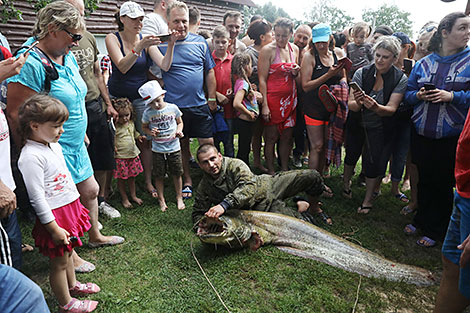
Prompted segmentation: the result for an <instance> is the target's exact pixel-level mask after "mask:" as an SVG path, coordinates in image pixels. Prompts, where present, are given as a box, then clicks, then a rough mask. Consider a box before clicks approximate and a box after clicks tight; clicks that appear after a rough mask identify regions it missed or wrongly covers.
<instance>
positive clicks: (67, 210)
mask: <svg viewBox="0 0 470 313" xmlns="http://www.w3.org/2000/svg"><path fill="white" fill-rule="evenodd" d="M88 213H89V211H88V210H87V209H86V208H85V207H84V206H83V205H82V204H81V203H80V199H77V200H75V201H74V202H71V203H69V204H67V205H64V206H62V207H60V208H57V209H54V210H52V214H53V215H54V217H55V221H56V223H57V225H59V226H60V227H61V228H63V229H65V230H66V231H68V232H69V234H70V236H75V237H77V238H78V240H77V241H75V242H70V244H68V245H59V246H58V245H56V244H55V243H54V241H53V240H52V236H51V234H50V233H49V232H48V231H47V229H46V227H44V225H43V224H41V222H40V221H39V219H37V218H36V224H35V225H34V228H33V238H34V244H35V245H36V247H38V248H39V252H41V253H42V254H44V255H45V256H48V257H50V258H55V257H60V256H63V255H64V251H68V252H71V251H72V250H73V248H75V247H80V246H81V245H82V241H81V240H80V237H83V235H84V233H85V232H87V231H88V230H89V229H90V227H91V224H90V217H89V216H88Z"/></svg>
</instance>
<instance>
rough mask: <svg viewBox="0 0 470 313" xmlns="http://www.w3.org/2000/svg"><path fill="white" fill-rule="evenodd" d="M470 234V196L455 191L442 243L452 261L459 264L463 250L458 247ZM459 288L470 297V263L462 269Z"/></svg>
mask: <svg viewBox="0 0 470 313" xmlns="http://www.w3.org/2000/svg"><path fill="white" fill-rule="evenodd" d="M469 234H470V198H464V197H462V196H460V195H459V194H458V193H457V191H455V196H454V210H453V212H452V216H451V217H450V223H449V228H448V229H447V234H446V238H445V239H444V243H443V245H442V254H443V255H444V256H445V257H446V258H447V259H449V260H450V261H451V262H452V263H454V264H457V265H459V261H460V255H461V254H462V251H461V250H459V249H458V248H457V246H458V245H460V244H461V243H462V242H463V241H464V240H465V238H467V237H468V235H469ZM459 290H460V292H461V293H462V294H463V295H464V296H465V297H467V298H470V264H467V266H466V267H464V268H461V269H460V277H459Z"/></svg>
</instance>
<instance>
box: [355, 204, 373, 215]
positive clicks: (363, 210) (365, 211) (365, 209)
mask: <svg viewBox="0 0 470 313" xmlns="http://www.w3.org/2000/svg"><path fill="white" fill-rule="evenodd" d="M370 210H372V207H371V206H363V205H362V204H361V206H360V207H359V208H357V213H359V214H369V212H370Z"/></svg>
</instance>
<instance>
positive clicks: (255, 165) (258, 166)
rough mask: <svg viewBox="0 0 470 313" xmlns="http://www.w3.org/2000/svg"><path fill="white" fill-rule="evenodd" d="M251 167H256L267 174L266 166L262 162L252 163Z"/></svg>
mask: <svg viewBox="0 0 470 313" xmlns="http://www.w3.org/2000/svg"><path fill="white" fill-rule="evenodd" d="M253 167H254V168H257V169H258V170H259V171H261V172H262V173H263V174H268V169H267V168H266V167H264V166H263V165H262V164H253Z"/></svg>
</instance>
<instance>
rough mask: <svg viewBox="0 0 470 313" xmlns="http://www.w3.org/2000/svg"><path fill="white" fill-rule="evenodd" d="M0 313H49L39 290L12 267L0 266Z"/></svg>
mask: <svg viewBox="0 0 470 313" xmlns="http://www.w3.org/2000/svg"><path fill="white" fill-rule="evenodd" d="M0 308H1V311H2V313H16V312H21V313H50V311H49V308H48V307H47V304H46V300H45V299H44V294H43V293H42V290H41V288H39V286H38V285H36V284H35V283H34V282H33V281H32V280H31V279H29V278H28V277H26V276H25V275H23V274H22V273H20V272H19V271H17V270H15V269H14V268H12V267H9V266H6V265H3V264H0Z"/></svg>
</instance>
